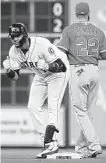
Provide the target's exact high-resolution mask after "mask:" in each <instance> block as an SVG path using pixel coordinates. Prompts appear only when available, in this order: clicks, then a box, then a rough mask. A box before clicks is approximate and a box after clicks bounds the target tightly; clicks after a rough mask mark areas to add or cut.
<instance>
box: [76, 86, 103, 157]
mask: <svg viewBox="0 0 106 163" xmlns="http://www.w3.org/2000/svg"><path fill="white" fill-rule="evenodd" d="M97 95H98V84H92V85H91V88H90V91H89V96H88V102H87V107H88V111H90V110H92V109H93V108H95V107H96V101H97ZM89 118H90V120H91V121H92V119H93V117H92V115H91V114H90V113H89ZM89 148H90V149H91V150H92V148H93V150H95V151H98V154H99V153H101V152H102V149H101V146H100V142H99V137H98V135H97V137H96V139H95V141H94V142H93V143H91V144H90V145H89V144H88V142H87V140H86V138H85V136H84V134H83V132H82V131H81V132H80V136H79V139H78V140H77V144H76V146H75V151H76V152H78V153H81V152H83V153H84V152H87V151H88V150H89Z"/></svg>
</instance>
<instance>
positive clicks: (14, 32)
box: [9, 23, 28, 47]
mask: <svg viewBox="0 0 106 163" xmlns="http://www.w3.org/2000/svg"><path fill="white" fill-rule="evenodd" d="M19 36H22V37H21V40H19V43H18V44H17V45H16V44H15V42H14V41H12V42H13V43H14V44H15V46H16V47H21V46H22V45H23V43H24V42H25V40H26V37H28V33H27V28H26V26H25V25H24V24H22V23H15V24H12V25H11V26H10V27H9V37H10V38H11V39H12V40H14V38H15V37H19Z"/></svg>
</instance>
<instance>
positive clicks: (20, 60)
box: [9, 37, 68, 76]
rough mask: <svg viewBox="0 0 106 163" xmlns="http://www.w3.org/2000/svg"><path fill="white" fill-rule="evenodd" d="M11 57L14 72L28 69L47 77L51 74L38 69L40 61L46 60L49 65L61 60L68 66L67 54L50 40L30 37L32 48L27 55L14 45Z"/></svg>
mask: <svg viewBox="0 0 106 163" xmlns="http://www.w3.org/2000/svg"><path fill="white" fill-rule="evenodd" d="M9 56H10V63H11V69H12V70H17V69H21V68H22V67H28V68H29V69H31V70H32V71H33V72H35V73H37V74H39V75H41V76H45V75H46V76H47V75H49V74H51V72H49V71H44V70H41V69H39V68H37V63H38V62H39V60H40V59H44V60H45V62H47V63H48V64H49V63H51V62H54V61H55V60H57V59H58V58H61V59H62V61H63V62H64V63H65V65H66V66H67V65H68V61H67V56H66V54H64V53H63V52H62V51H60V50H59V49H58V48H57V47H56V46H55V45H53V44H52V43H51V42H50V41H49V40H48V39H46V38H42V37H30V47H29V50H28V51H27V53H26V54H24V53H23V52H22V50H21V49H20V48H16V47H15V45H13V46H12V47H11V48H10V51H9Z"/></svg>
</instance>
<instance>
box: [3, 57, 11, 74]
mask: <svg viewBox="0 0 106 163" xmlns="http://www.w3.org/2000/svg"><path fill="white" fill-rule="evenodd" d="M3 66H4V68H5V70H6V71H8V70H9V69H10V67H11V65H10V58H9V56H7V58H6V60H4V61H3Z"/></svg>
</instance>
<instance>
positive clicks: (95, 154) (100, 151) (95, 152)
mask: <svg viewBox="0 0 106 163" xmlns="http://www.w3.org/2000/svg"><path fill="white" fill-rule="evenodd" d="M99 154H102V150H97V151H93V152H91V151H89V153H86V154H85V153H83V154H82V158H96V157H97V156H98V155H99Z"/></svg>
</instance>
